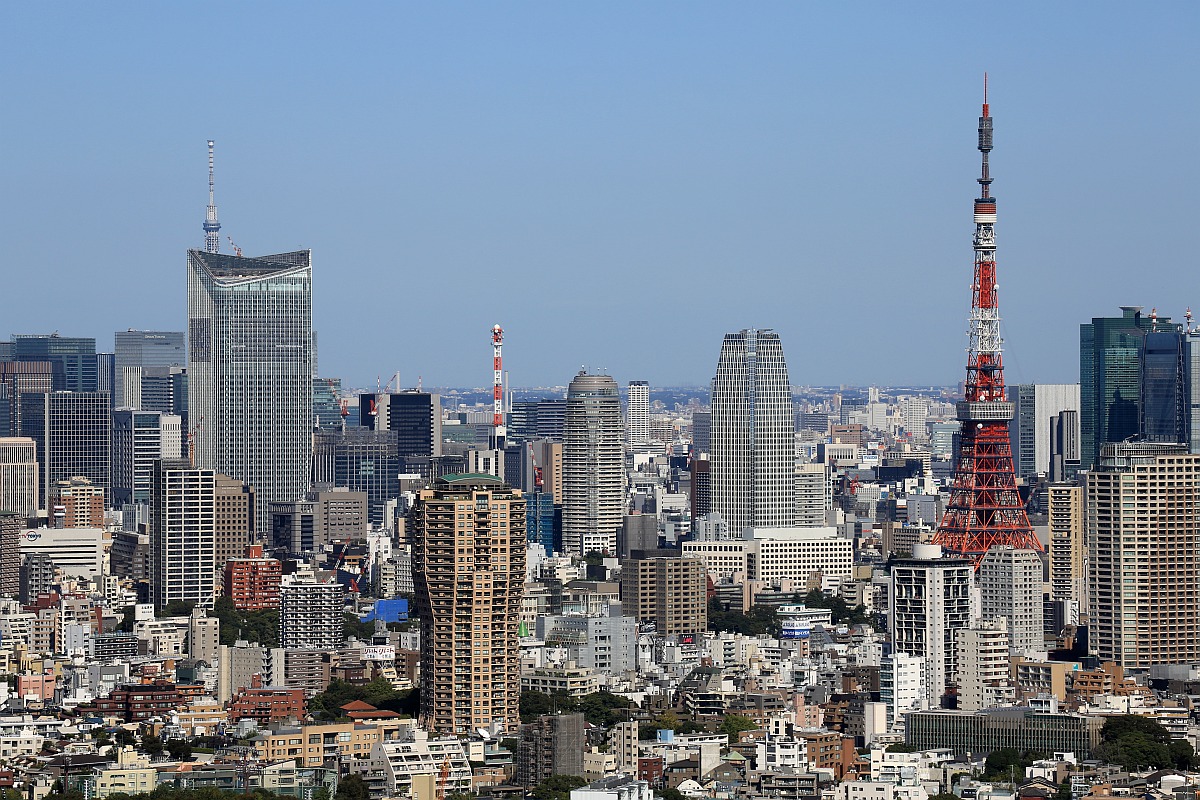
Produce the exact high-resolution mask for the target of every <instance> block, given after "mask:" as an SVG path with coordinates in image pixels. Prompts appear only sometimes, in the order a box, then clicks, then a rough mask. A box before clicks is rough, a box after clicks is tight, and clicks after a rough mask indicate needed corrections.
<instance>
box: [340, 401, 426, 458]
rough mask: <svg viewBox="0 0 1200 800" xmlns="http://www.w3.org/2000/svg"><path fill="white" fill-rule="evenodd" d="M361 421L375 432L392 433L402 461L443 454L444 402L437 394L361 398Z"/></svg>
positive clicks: (365, 426)
mask: <svg viewBox="0 0 1200 800" xmlns="http://www.w3.org/2000/svg"><path fill="white" fill-rule="evenodd" d="M358 401H359V419H360V420H361V421H362V426H363V427H364V428H367V429H368V430H373V431H393V432H395V434H396V447H397V448H398V450H399V453H400V456H401V457H402V458H407V457H410V456H418V457H420V456H424V457H430V456H440V455H441V454H442V401H441V398H440V397H438V395H436V394H430V393H429V392H418V391H415V390H405V391H400V392H381V393H379V394H363V395H359V398H358Z"/></svg>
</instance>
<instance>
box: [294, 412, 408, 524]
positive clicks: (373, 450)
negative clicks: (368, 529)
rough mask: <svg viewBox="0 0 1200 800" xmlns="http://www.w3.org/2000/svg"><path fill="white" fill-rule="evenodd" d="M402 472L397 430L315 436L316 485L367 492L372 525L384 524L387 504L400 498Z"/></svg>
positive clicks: (323, 432)
mask: <svg viewBox="0 0 1200 800" xmlns="http://www.w3.org/2000/svg"><path fill="white" fill-rule="evenodd" d="M402 471H403V460H402V459H401V458H400V454H399V452H398V451H397V445H396V433H395V432H394V431H373V430H369V429H367V428H351V427H347V428H346V430H344V431H341V430H321V431H317V432H316V433H315V434H313V476H312V482H313V484H314V485H320V484H329V485H330V486H337V487H341V488H345V489H349V490H350V491H352V492H366V494H367V514H368V516H369V517H370V520H371V524H372V525H378V524H381V523H382V522H383V519H384V512H385V511H386V507H387V503H388V501H389V500H394V499H395V498H397V497H399V496H400V473H401V472H402Z"/></svg>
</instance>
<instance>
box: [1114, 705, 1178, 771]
mask: <svg viewBox="0 0 1200 800" xmlns="http://www.w3.org/2000/svg"><path fill="white" fill-rule="evenodd" d="M1096 756H1097V757H1099V758H1101V759H1103V760H1105V761H1108V762H1111V763H1113V764H1120V765H1121V766H1122V767H1124V768H1125V769H1127V770H1135V769H1145V768H1151V769H1166V768H1171V767H1173V768H1176V769H1181V770H1187V769H1191V768H1193V766H1195V764H1196V754H1195V751H1194V750H1193V749H1192V746H1191V745H1190V744H1188V743H1187V742H1185V741H1174V740H1172V738H1171V732H1170V731H1168V730H1167V729H1166V728H1164V727H1163V726H1162V725H1160V724H1158V723H1157V722H1155V721H1154V720H1152V719H1150V718H1149V717H1142V716H1138V715H1136V714H1123V715H1121V716H1115V717H1109V718H1108V719H1107V720H1105V722H1104V727H1103V728H1101V729H1100V747H1099V748H1097V752H1096Z"/></svg>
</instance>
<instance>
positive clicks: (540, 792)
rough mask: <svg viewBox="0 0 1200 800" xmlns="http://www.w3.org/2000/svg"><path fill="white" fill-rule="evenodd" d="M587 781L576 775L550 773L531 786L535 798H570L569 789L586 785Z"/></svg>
mask: <svg viewBox="0 0 1200 800" xmlns="http://www.w3.org/2000/svg"><path fill="white" fill-rule="evenodd" d="M586 785H587V781H586V780H584V779H583V778H581V777H580V776H578V775H551V776H550V777H549V778H546V779H545V780H544V781H542V782H541V783H539V784H538V785H537V786H535V787H533V792H531V794H532V795H533V797H534V798H535V800H570V798H571V790H572V789H578V788H579V787H580V786H586Z"/></svg>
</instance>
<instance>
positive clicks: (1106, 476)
mask: <svg viewBox="0 0 1200 800" xmlns="http://www.w3.org/2000/svg"><path fill="white" fill-rule="evenodd" d="M1086 508H1087V517H1086V519H1087V522H1086V525H1087V541H1088V570H1087V573H1088V626H1089V630H1090V631H1091V645H1092V650H1093V652H1095V653H1096V654H1097V655H1098V656H1099V657H1100V660H1101V661H1114V662H1116V663H1117V664H1118V665H1120V666H1122V667H1124V668H1126V669H1130V668H1133V669H1146V668H1148V667H1150V665H1152V664H1194V663H1196V662H1197V661H1200V584H1198V579H1200V552H1198V544H1200V541H1198V540H1200V518H1198V517H1197V514H1198V512H1200V455H1192V454H1189V453H1188V452H1187V447H1186V446H1185V445H1182V444H1157V443H1150V442H1120V443H1114V444H1106V445H1103V446H1102V447H1101V448H1100V461H1099V463H1098V465H1097V466H1096V467H1095V468H1094V469H1092V470H1090V471H1089V472H1088V473H1087V502H1086Z"/></svg>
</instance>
